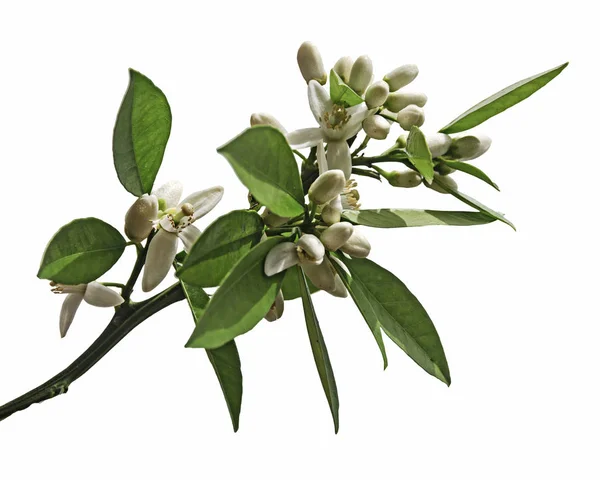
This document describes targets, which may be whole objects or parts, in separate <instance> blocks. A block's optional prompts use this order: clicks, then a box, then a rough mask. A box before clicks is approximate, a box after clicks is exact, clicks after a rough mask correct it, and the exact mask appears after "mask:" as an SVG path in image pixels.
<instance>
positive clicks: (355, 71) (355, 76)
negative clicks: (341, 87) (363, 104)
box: [348, 55, 373, 95]
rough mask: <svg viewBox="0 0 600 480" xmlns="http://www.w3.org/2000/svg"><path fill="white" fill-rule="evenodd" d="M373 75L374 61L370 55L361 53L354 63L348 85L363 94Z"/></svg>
mask: <svg viewBox="0 0 600 480" xmlns="http://www.w3.org/2000/svg"><path fill="white" fill-rule="evenodd" d="M372 77H373V62H371V59H370V58H369V57H368V55H361V56H360V57H358V58H357V59H356V62H354V65H352V70H351V71H350V80H348V86H349V87H350V88H351V89H352V90H354V91H355V92H356V93H358V94H359V95H362V94H363V93H365V90H366V89H367V87H368V86H369V83H370V82H371V78H372Z"/></svg>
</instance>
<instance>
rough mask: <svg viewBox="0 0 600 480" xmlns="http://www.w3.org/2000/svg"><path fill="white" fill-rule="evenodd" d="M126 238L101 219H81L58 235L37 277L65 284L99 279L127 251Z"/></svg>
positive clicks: (44, 256)
mask: <svg viewBox="0 0 600 480" xmlns="http://www.w3.org/2000/svg"><path fill="white" fill-rule="evenodd" d="M125 243H126V242H125V239H124V238H123V236H122V235H121V234H120V233H119V231H118V230H117V229H116V228H114V227H112V226H111V225H109V224H108V223H106V222H103V221H102V220H99V219H97V218H93V217H89V218H79V219H77V220H73V221H72V222H71V223H68V224H66V225H65V226H64V227H62V228H61V229H60V230H59V231H58V232H56V233H55V234H54V237H52V240H50V243H48V246H47V247H46V251H45V252H44V255H43V257H42V262H41V265H40V269H39V271H38V274H37V276H38V277H39V278H45V279H48V280H53V281H55V282H57V283H63V284H65V285H77V284H79V283H89V282H92V281H94V280H96V279H97V278H98V277H100V276H101V275H102V274H104V273H105V272H106V271H108V270H109V269H110V268H111V267H112V266H113V265H114V264H115V263H117V260H119V258H120V257H121V255H122V254H123V250H124V249H125Z"/></svg>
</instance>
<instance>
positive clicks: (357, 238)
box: [342, 228, 371, 258]
mask: <svg viewBox="0 0 600 480" xmlns="http://www.w3.org/2000/svg"><path fill="white" fill-rule="evenodd" d="M342 252H344V253H347V254H348V255H350V256H351V257H355V258H366V257H368V256H369V253H371V244H370V243H369V240H368V239H367V237H365V236H364V234H363V233H362V232H361V231H360V230H359V229H358V228H355V229H354V231H353V232H352V236H351V237H350V238H349V239H348V241H347V242H346V243H345V244H344V245H343V246H342Z"/></svg>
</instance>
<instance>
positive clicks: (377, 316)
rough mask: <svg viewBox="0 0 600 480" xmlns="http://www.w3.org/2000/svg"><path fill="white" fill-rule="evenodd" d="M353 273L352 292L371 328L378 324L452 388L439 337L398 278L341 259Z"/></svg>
mask: <svg viewBox="0 0 600 480" xmlns="http://www.w3.org/2000/svg"><path fill="white" fill-rule="evenodd" d="M339 258H340V259H341V260H342V261H343V262H344V264H345V265H346V267H347V268H348V270H349V271H350V275H351V277H350V282H349V283H350V288H349V291H350V293H351V295H352V298H353V299H354V301H355V302H356V305H357V306H358V308H359V310H360V311H361V313H362V314H363V315H364V316H365V319H366V318H367V317H369V320H367V323H369V325H371V324H376V323H377V322H378V323H379V325H381V328H383V331H384V332H385V333H386V334H387V335H388V337H390V338H391V339H392V340H393V341H394V343H395V344H396V345H398V346H399V347H400V348H401V349H402V350H404V351H405V352H406V353H407V354H408V356H409V357H410V358H412V359H413V360H414V361H415V362H416V363H417V364H418V365H419V366H421V368H423V369H424V370H425V371H426V372H427V373H429V374H431V375H433V376H434V377H436V378H438V379H440V380H441V381H442V382H444V383H445V384H447V385H450V371H449V370H448V362H447V361H446V355H445V354H444V348H443V347H442V342H441V341H440V337H439V335H438V333H437V331H436V329H435V326H434V325H433V322H432V321H431V319H430V318H429V315H427V312H426V311H425V309H424V308H423V306H422V305H421V304H420V303H419V301H418V300H417V299H416V298H415V296H414V295H413V294H412V293H411V292H410V291H409V290H408V288H406V285H404V283H402V282H401V281H400V280H399V279H398V278H396V276H394V275H393V274H392V273H391V272H389V271H387V270H386V269H384V268H382V267H380V266H379V265H377V264H376V263H374V262H372V261H371V260H367V259H366V258H354V259H352V260H350V259H348V258H346V257H344V256H340V257H339Z"/></svg>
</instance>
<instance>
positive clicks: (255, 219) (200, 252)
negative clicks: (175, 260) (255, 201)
mask: <svg viewBox="0 0 600 480" xmlns="http://www.w3.org/2000/svg"><path fill="white" fill-rule="evenodd" d="M263 228H264V226H263V222H262V220H261V218H260V215H259V214H258V213H256V212H253V211H248V210H234V211H233V212H230V213H228V214H226V215H223V216H222V217H219V218H217V219H216V220H215V221H214V222H213V223H211V224H210V225H209V226H208V227H207V228H206V230H204V232H202V235H200V237H199V238H198V240H197V241H196V243H195V244H194V246H193V247H192V248H191V250H190V251H189V253H188V255H187V257H186V258H185V262H184V263H183V265H182V267H181V268H180V269H179V271H178V272H177V275H178V276H179V278H180V279H182V280H184V281H186V282H188V283H192V284H194V285H197V286H199V287H215V286H217V285H219V284H220V283H221V281H222V280H223V278H225V275H227V272H229V270H231V269H232V268H233V266H234V265H235V264H236V263H237V262H238V261H239V260H240V259H241V258H242V257H244V256H245V255H246V254H247V253H248V252H249V251H250V250H251V249H252V247H254V245H256V244H257V243H258V242H259V241H260V237H261V235H262V232H263Z"/></svg>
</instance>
